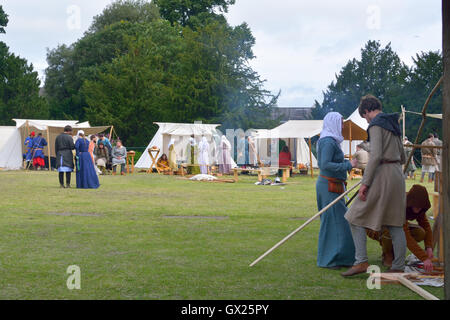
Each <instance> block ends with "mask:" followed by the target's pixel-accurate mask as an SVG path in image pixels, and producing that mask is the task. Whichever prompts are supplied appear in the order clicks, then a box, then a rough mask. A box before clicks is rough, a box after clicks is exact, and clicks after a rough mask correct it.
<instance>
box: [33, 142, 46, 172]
mask: <svg viewBox="0 0 450 320" xmlns="http://www.w3.org/2000/svg"><path fill="white" fill-rule="evenodd" d="M45 146H47V141H46V140H45V139H44V138H43V137H42V133H39V134H38V136H37V137H36V138H34V139H33V167H35V168H36V169H38V170H39V169H40V168H44V167H45V155H44V147H45Z"/></svg>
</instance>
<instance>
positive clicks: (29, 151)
mask: <svg viewBox="0 0 450 320" xmlns="http://www.w3.org/2000/svg"><path fill="white" fill-rule="evenodd" d="M35 135H36V134H35V132H34V131H33V132H31V133H30V136H29V137H27V138H26V139H25V142H24V145H25V146H26V151H25V154H24V157H25V162H26V166H25V168H26V169H28V168H29V167H30V165H31V163H32V161H33V145H34V137H35Z"/></svg>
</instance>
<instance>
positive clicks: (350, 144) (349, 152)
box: [348, 123, 352, 161]
mask: <svg viewBox="0 0 450 320" xmlns="http://www.w3.org/2000/svg"><path fill="white" fill-rule="evenodd" d="M349 132H350V138H349V139H350V141H349V142H350V143H349V144H348V149H349V151H348V159H349V160H350V161H351V160H352V124H351V123H350V126H349Z"/></svg>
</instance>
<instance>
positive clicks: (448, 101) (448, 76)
mask: <svg viewBox="0 0 450 320" xmlns="http://www.w3.org/2000/svg"><path fill="white" fill-rule="evenodd" d="M442 26H443V28H442V29H443V31H442V34H443V36H442V38H443V45H442V55H443V61H444V75H443V78H442V79H443V85H442V119H443V120H444V121H443V123H442V135H443V139H442V140H443V145H444V149H443V153H442V162H443V169H442V176H443V177H442V178H443V179H442V180H443V191H442V198H443V207H444V209H443V210H442V213H443V218H444V219H443V220H444V222H443V229H444V268H445V277H444V283H445V284H444V292H445V299H446V300H450V211H449V210H450V197H449V190H450V177H449V170H450V165H449V164H450V161H449V156H450V152H449V142H450V118H449V116H450V1H445V0H442Z"/></svg>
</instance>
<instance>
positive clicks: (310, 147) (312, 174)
mask: <svg viewBox="0 0 450 320" xmlns="http://www.w3.org/2000/svg"><path fill="white" fill-rule="evenodd" d="M309 163H310V167H311V178H313V179H314V168H313V161H312V146H311V137H310V138H309Z"/></svg>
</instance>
